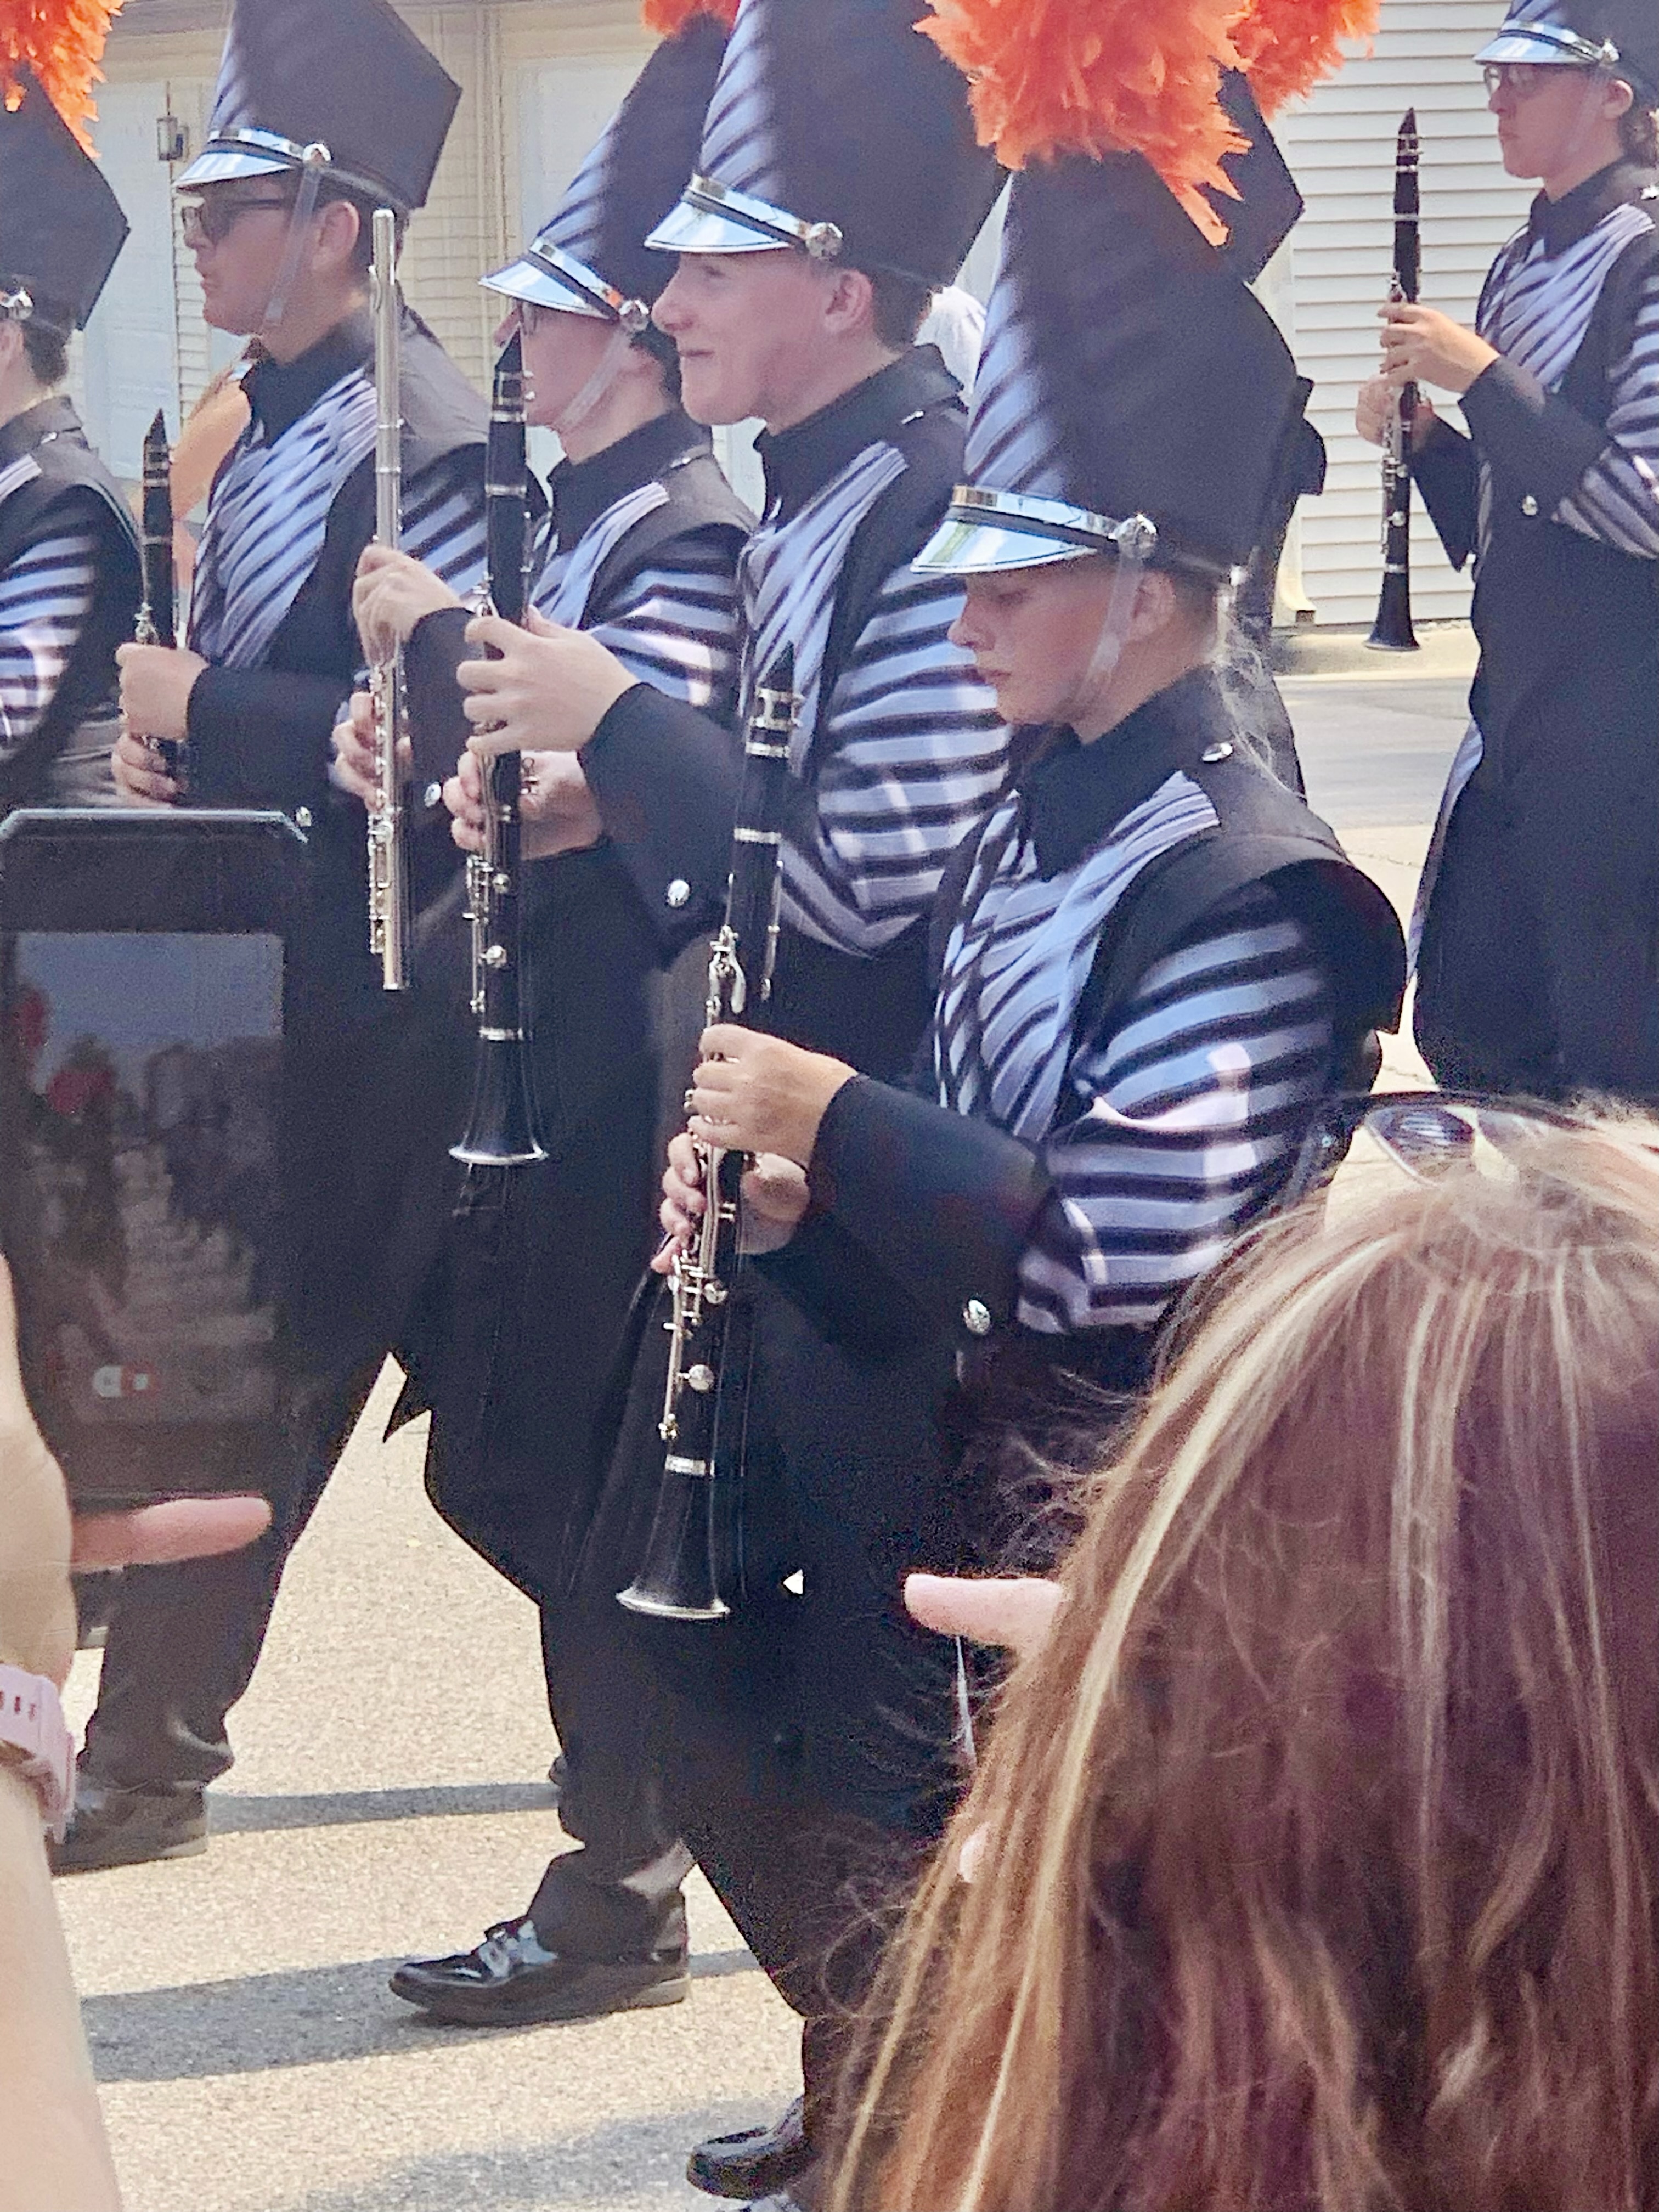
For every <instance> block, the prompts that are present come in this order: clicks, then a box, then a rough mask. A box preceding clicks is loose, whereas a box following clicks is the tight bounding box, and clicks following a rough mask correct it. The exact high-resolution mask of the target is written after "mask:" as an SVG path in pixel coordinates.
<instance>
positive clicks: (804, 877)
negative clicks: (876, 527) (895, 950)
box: [739, 441, 1007, 955]
mask: <svg viewBox="0 0 1659 2212" xmlns="http://www.w3.org/2000/svg"><path fill="white" fill-rule="evenodd" d="M903 468H904V459H903V456H902V454H901V453H899V452H898V450H897V448H896V447H893V446H890V445H888V444H886V443H885V442H884V441H882V442H878V443H877V444H875V445H872V446H869V447H866V448H865V450H864V451H863V452H862V453H860V454H858V455H857V456H856V457H855V458H854V459H853V460H852V461H850V462H849V463H848V465H847V467H846V468H844V469H843V470H842V471H841V473H840V474H839V475H838V476H836V477H832V478H831V480H830V481H829V483H828V484H826V485H825V486H824V488H823V490H822V491H821V492H819V493H818V495H817V497H816V498H815V499H813V500H811V501H809V502H808V503H807V505H806V506H805V507H803V508H802V509H801V510H800V511H799V513H796V514H793V515H791V516H790V517H788V519H787V520H778V519H777V518H776V516H775V515H769V517H768V519H767V520H765V521H764V522H763V523H762V524H761V526H760V527H759V528H758V529H757V531H756V532H755V533H754V535H753V537H751V538H750V541H749V544H748V545H747V547H746V548H745V549H744V555H743V559H742V562H741V566H740V572H739V573H740V581H741V587H742V592H743V597H744V612H745V617H746V639H745V643H744V666H743V702H744V711H745V712H746V711H747V708H748V704H749V702H750V699H751V698H752V696H753V691H754V687H755V685H756V684H757V682H758V681H759V680H760V679H761V678H762V677H763V676H764V674H765V673H766V672H767V671H768V670H769V669H770V668H771V666H772V665H773V664H774V662H775V659H776V658H777V655H778V654H779V653H780V652H781V650H782V648H783V647H784V646H785V645H788V646H791V647H793V650H794V659H795V688H796V690H798V691H799V693H800V695H801V697H802V701H803V706H802V712H801V720H800V726H799V731H798V732H797V734H796V746H795V766H796V772H797V774H800V773H802V772H803V770H804V769H805V764H806V763H807V759H808V756H809V754H810V755H811V762H812V766H811V779H812V788H813V797H814V799H815V802H816V811H817V819H816V823H815V827H814V834H813V836H812V838H811V843H810V845H809V844H808V843H807V842H805V840H803V839H801V838H800V837H799V836H792V837H790V838H789V840H788V841H787V842H786V844H785V847H784V854H783V899H782V913H783V918H784V919H785V920H786V921H787V922H789V923H790V924H791V926H792V927H794V928H797V929H800V930H803V931H804V932H805V933H806V934H807V935H808V936H810V937H814V938H817V939H819V940H820V941H821V942H822V943H823V944H826V945H834V946H835V947H836V948H837V949H838V950H840V951H844V952H853V953H859V954H865V955H868V954H872V953H874V952H877V951H880V950H881V949H882V947H883V946H884V945H890V944H891V943H892V941H893V940H894V939H896V938H897V937H898V936H900V935H901V934H902V933H903V931H904V930H905V929H906V928H908V927H909V926H910V924H911V923H912V922H914V921H915V920H916V919H917V918H918V916H920V915H924V914H926V913H927V909H928V908H929V907H930V906H931V905H932V903H933V897H934V896H935V894H936V893H937V891H938V890H939V882H940V879H941V878H942V877H943V875H944V872H945V862H946V861H947V860H949V858H950V856H951V853H952V852H953V851H954V850H955V848H956V847H957V845H958V844H959V843H960V842H961V840H962V838H963V836H964V835H965V834H966V832H967V831H968V829H969V827H970V826H971V825H972V823H974V822H975V820H977V818H978V817H979V816H980V815H981V814H982V813H983V811H984V810H985V808H986V807H987V805H989V804H990V802H991V800H992V799H993V798H994V796H995V794H996V792H997V790H998V788H999V787H1000V784H1001V781H1002V778H1003V775H1004V772H1005V769H1006V748H1007V732H1006V730H1005V729H1004V727H1003V726H1002V724H1001V721H1000V719H999V717H998V714H997V711H996V707H995V703H994V700H993V697H992V695H991V693H990V691H989V690H987V687H986V686H985V684H983V683H982V682H981V679H980V678H979V676H978V674H977V672H976V671H975V668H974V665H973V661H972V659H971V656H970V655H969V654H968V653H965V652H964V651H963V649H962V648H961V647H958V646H956V645H953V644H952V643H951V640H950V635H949V632H950V629H951V623H953V622H954V621H955V620H956V618H957V615H958V614H959V613H960V612H961V611H962V598H963V595H962V589H961V586H959V585H957V584H956V583H954V582H953V581H952V580H951V579H950V578H948V577H924V576H921V575H918V574H916V573H915V571H914V570H912V569H910V568H903V569H901V570H900V571H899V572H898V573H897V574H895V575H893V576H891V577H890V578H889V580H888V581H887V583H886V584H885V585H884V587H883V589H882V591H881V592H880V593H879V595H878V598H877V600H876V603H875V605H874V607H873V609H872V613H871V615H870V617H869V619H868V620H867V621H866V624H865V627H864V629H863V631H862V633H861V634H860V637H859V638H858V640H857V641H856V643H855V644H854V647H853V649H852V650H851V651H850V652H849V653H848V654H847V656H846V658H845V659H844V661H843V663H842V667H841V670H840V672H839V675H838V677H837V678H836V685H835V690H834V693H833V696H831V697H830V698H829V700H828V701H826V700H824V699H823V696H821V695H822V683H821V678H822V676H823V655H824V650H825V647H826V646H827V645H828V643H829V631H830V628H831V624H832V620H833V617H834V613H835V605H836V592H837V589H838V586H839V585H840V583H841V579H842V570H843V567H844V564H845V562H846V559H847V556H848V548H849V547H850V545H851V544H852V541H853V537H854V532H856V530H857V528H858V526H859V524H860V522H861V521H862V520H864V517H865V516H866V514H867V513H869V511H870V509H871V508H872V507H873V506H874V504H875V502H876V501H877V500H878V498H879V497H880V495H881V494H882V493H883V492H884V490H885V489H887V487H888V486H889V485H890V484H891V483H894V482H896V479H897V478H898V477H899V476H900V475H901V474H902V471H903Z"/></svg>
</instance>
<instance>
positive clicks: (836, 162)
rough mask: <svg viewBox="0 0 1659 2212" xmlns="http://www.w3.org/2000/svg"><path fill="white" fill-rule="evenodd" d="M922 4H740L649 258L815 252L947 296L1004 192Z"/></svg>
mask: <svg viewBox="0 0 1659 2212" xmlns="http://www.w3.org/2000/svg"><path fill="white" fill-rule="evenodd" d="M925 13H926V9H925V8H924V7H923V6H921V5H920V4H919V0H742V5H741V6H740V7H739V9H738V19H737V21H736V23H735V24H734V26H733V27H732V35H731V39H730V40H729V41H728V43H727V46H726V61H725V64H724V66H723V67H722V69H721V70H720V82H719V84H718V85H717V87H716V88H715V92H714V100H713V103H712V105H711V106H710V107H709V111H708V126H707V128H706V130H705V131H704V133H703V137H702V149H701V151H700V153H699V155H698V159H697V163H696V174H695V175H694V176H693V177H692V179H691V181H690V184H689V185H686V187H685V190H684V193H683V195H682V197H681V198H680V201H679V204H678V206H677V207H676V208H675V209H674V210H673V211H672V212H671V214H670V215H669V216H668V217H667V219H666V220H665V222H660V223H659V224H658V226H657V228H656V229H655V230H654V231H653V233H652V234H651V241H650V242H651V244H652V245H653V246H659V247H661V248H663V249H665V251H669V252H681V253H757V252H765V251H767V250H768V249H773V250H775V249H776V248H777V247H779V246H804V247H805V250H806V251H807V252H809V253H810V254H811V255H812V256H813V257H814V258H817V259H821V260H825V261H834V260H843V261H845V262H847V263H848V264H849V265H850V266H852V267H854V268H858V269H862V270H866V272H868V273H871V274H874V273H877V272H878V271H882V270H888V271H891V272H893V273H895V274H897V275H900V276H909V277H914V278H915V279H918V280H919V281H920V282H921V283H925V284H928V285H932V286H934V287H938V286H940V285H945V284H948V283H950V282H951V279H952V278H953V277H954V276H955V275H956V274H957V270H959V269H960V268H961V266H962V264H963V260H964V258H966V256H967V252H968V249H969V246H971V245H972V244H973V242H974V240H975V237H976V236H977V235H978V233H979V230H980V228H981V225H982V224H983V222H984V221H985V218H986V216H987V215H988V214H989V212H990V210H991V207H992V204H993V203H994V201H995V198H996V196H997V193H998V191H999V190H1000V186H1001V182H1002V176H1001V172H1000V169H999V168H998V167H997V163H996V160H995V157H994V155H992V154H990V153H988V152H987V150H986V149H984V148H983V147H981V146H980V145H978V144H976V143H975V137H974V126H973V121H972V118H971V117H970V116H969V110H968V86H967V82H966V80H965V79H964V78H963V76H962V74H961V72H960V71H959V70H957V69H956V68H955V67H954V66H953V64H951V63H950V62H947V61H946V60H945V58H944V56H943V55H942V54H941V53H940V52H939V48H938V47H937V46H935V45H934V44H933V41H932V40H929V39H926V38H924V37H923V36H922V35H921V32H920V31H919V30H918V29H917V28H916V27H915V26H916V23H917V21H918V20H919V18H921V16H922V15H924V14H925Z"/></svg>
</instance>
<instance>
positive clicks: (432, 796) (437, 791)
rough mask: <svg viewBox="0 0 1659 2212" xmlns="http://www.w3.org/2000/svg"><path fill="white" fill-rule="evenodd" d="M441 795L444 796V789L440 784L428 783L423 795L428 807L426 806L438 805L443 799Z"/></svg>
mask: <svg viewBox="0 0 1659 2212" xmlns="http://www.w3.org/2000/svg"><path fill="white" fill-rule="evenodd" d="M443 795H444V787H443V786H442V784H441V783H429V784H428V786H427V787H426V793H425V796H426V803H427V805H428V806H436V805H439V804H440V803H441V800H442V799H443Z"/></svg>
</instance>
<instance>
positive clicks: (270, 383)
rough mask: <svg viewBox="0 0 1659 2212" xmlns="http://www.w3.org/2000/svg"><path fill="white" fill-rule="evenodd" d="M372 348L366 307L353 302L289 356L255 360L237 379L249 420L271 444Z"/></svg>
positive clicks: (367, 359) (369, 355)
mask: <svg viewBox="0 0 1659 2212" xmlns="http://www.w3.org/2000/svg"><path fill="white" fill-rule="evenodd" d="M404 329H405V331H407V329H408V323H407V319H405V322H404ZM373 357H374V319H373V318H372V317H371V315H370V314H369V312H368V308H367V307H357V308H355V309H354V310H353V311H352V313H350V314H349V315H348V316H347V317H346V319H345V320H344V321H343V322H340V323H336V324H335V325H334V327H333V329H332V330H331V331H328V332H327V333H326V335H325V336H324V337H320V338H319V339H318V341H317V343H316V344H315V345H314V346H308V347H307V349H306V350H305V352H304V353H302V354H297V355H296V356H295V358H294V359H293V360H292V361H270V360H269V359H267V360H264V361H258V362H255V363H254V365H253V367H252V368H251V369H249V371H248V373H247V374H246V376H245V377H244V378H243V379H242V389H243V391H244V392H246V394H247V403H248V405H249V406H250V407H251V408H252V410H253V419H254V421H255V422H258V423H262V424H263V425H264V434H265V443H266V444H267V445H270V446H274V445H275V444H276V441H277V439H278V438H280V437H281V436H282V435H283V433H284V431H287V430H291V429H292V428H294V425H295V423H296V422H298V421H299V419H300V417H301V416H302V415H308V414H309V413H310V412H311V410H312V409H313V407H314V406H315V405H316V404H317V402H318V401H319V399H320V398H322V396H323V394H324V392H326V391H328V390H329V388H330V387H331V386H333V385H336V384H337V383H338V382H339V380H340V379H341V378H342V377H343V376H349V374H350V373H351V371H352V370H353V369H354V368H367V366H368V362H370V361H371V360H372V359H373Z"/></svg>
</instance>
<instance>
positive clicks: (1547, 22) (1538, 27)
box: [1475, 0, 1659, 107]
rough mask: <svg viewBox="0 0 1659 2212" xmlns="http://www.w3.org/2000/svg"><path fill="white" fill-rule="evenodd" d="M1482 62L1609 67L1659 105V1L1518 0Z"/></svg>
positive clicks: (1641, 98)
mask: <svg viewBox="0 0 1659 2212" xmlns="http://www.w3.org/2000/svg"><path fill="white" fill-rule="evenodd" d="M1475 59H1476V61H1478V62H1545V63H1548V62H1555V63H1559V64H1565V65H1566V66H1568V67H1569V68H1576V69H1605V70H1608V71H1610V72H1611V74H1612V75H1613V76H1621V77H1623V78H1624V80H1625V82H1626V83H1627V84H1629V85H1630V86H1632V88H1633V89H1634V91H1635V92H1636V94H1637V97H1638V100H1639V101H1640V103H1641V105H1642V106H1645V107H1651V106H1655V105H1656V103H1659V0H1514V4H1513V5H1512V6H1511V7H1510V12H1509V14H1508V15H1506V16H1505V17H1504V24H1503V27H1502V28H1501V30H1499V32H1498V35H1497V37H1496V38H1495V39H1493V40H1492V41H1491V42H1490V44H1488V45H1486V46H1482V48H1481V49H1480V52H1479V53H1478V54H1477V55H1476V56H1475Z"/></svg>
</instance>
